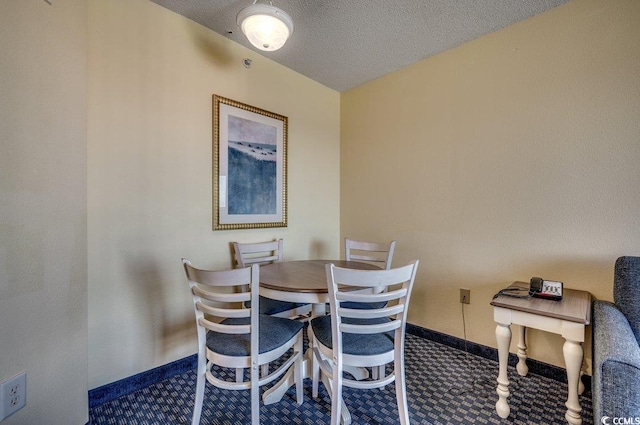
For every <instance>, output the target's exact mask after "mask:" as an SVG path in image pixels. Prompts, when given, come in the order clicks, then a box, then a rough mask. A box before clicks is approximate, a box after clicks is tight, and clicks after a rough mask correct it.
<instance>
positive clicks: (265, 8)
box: [236, 0, 293, 52]
mask: <svg viewBox="0 0 640 425" xmlns="http://www.w3.org/2000/svg"><path fill="white" fill-rule="evenodd" d="M256 2H257V0H255V1H254V2H253V4H252V5H251V6H248V7H245V8H244V9H242V10H241V11H240V12H239V13H238V16H237V18H236V22H237V23H238V25H239V26H240V28H242V32H243V33H244V35H246V36H247V38H248V39H249V42H250V43H251V44H253V45H254V46H255V47H256V48H258V49H260V50H265V51H267V52H272V51H274V50H278V49H279V48H281V47H282V46H284V43H286V42H287V39H288V38H289V36H290V35H291V34H292V33H293V20H292V19H291V17H290V16H289V15H288V14H287V13H286V12H285V11H283V10H282V9H280V8H278V7H275V6H274V5H273V4H256Z"/></svg>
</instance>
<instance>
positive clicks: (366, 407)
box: [89, 335, 593, 425]
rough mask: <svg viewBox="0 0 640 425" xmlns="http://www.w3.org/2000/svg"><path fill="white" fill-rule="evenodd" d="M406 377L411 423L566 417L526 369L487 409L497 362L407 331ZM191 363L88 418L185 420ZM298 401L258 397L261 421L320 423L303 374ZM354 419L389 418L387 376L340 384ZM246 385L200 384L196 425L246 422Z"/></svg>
mask: <svg viewBox="0 0 640 425" xmlns="http://www.w3.org/2000/svg"><path fill="white" fill-rule="evenodd" d="M405 356H406V378H407V391H408V397H409V416H410V419H411V423H412V424H456V425H458V424H536V425H539V424H566V421H565V419H564V414H565V412H566V407H565V405H564V403H565V401H566V397H567V386H566V384H564V383H562V382H559V381H557V380H553V379H550V378H544V377H541V376H539V375H535V374H531V373H530V374H529V375H528V376H526V377H521V376H519V375H518V374H517V372H516V371H515V369H514V368H513V367H509V380H510V382H511V385H510V387H509V389H510V391H511V397H510V398H509V405H510V407H511V415H510V416H509V418H507V419H500V418H499V417H498V415H497V414H496V412H495V403H496V400H497V397H498V396H497V394H496V391H495V388H496V377H497V374H498V364H497V362H495V361H492V360H488V359H485V358H482V357H478V356H475V355H472V354H469V353H466V352H464V351H461V350H457V349H455V348H451V347H448V346H445V345H442V344H439V343H437V342H433V341H430V340H427V339H424V338H420V337H417V336H414V335H407V340H406V347H405ZM195 382H196V377H195V370H190V371H188V372H185V373H182V374H179V375H176V376H174V377H172V378H169V379H166V380H163V381H160V382H158V383H155V384H151V385H149V386H148V387H146V388H143V389H141V390H138V391H135V392H133V393H131V394H128V395H125V396H122V397H119V398H117V399H115V400H112V401H109V402H106V403H103V404H101V405H99V406H95V407H92V408H91V409H90V411H89V415H90V423H91V424H92V425H100V424H123V425H124V424H127V425H129V424H141V425H142V424H189V423H191V413H192V409H193V398H194V393H195ZM304 384H305V389H304V394H305V402H304V403H303V405H302V406H298V405H297V404H296V402H295V388H294V387H292V388H290V389H289V392H288V393H287V394H286V395H285V396H284V398H283V399H282V400H281V401H280V402H279V403H276V404H272V405H269V406H265V405H263V404H261V405H260V419H261V423H262V424H264V425H271V424H274V425H276V424H277V425H280V424H305V425H306V424H328V423H329V420H330V409H331V404H330V400H329V396H328V394H327V392H326V390H325V389H324V386H323V385H320V396H319V398H318V399H315V400H314V399H312V398H311V380H309V379H307V380H305V381H304ZM344 398H345V403H346V404H347V406H348V407H349V410H350V412H351V416H352V420H353V423H354V424H374V425H375V424H380V425H381V424H397V423H399V421H398V413H397V408H396V401H395V389H394V386H393V384H391V385H388V386H387V387H386V388H384V389H380V390H369V391H363V390H354V389H349V388H345V389H344ZM580 404H581V406H582V419H583V424H584V425H592V424H593V417H592V411H591V393H590V391H589V389H588V388H587V390H586V391H585V394H584V395H583V396H581V397H580ZM250 417H251V412H250V408H249V392H248V391H227V390H220V389H217V388H215V387H213V386H212V385H210V384H208V383H207V385H206V390H205V403H204V407H203V409H202V420H201V424H202V425H213V424H216V425H227V424H228V425H238V424H248V423H250Z"/></svg>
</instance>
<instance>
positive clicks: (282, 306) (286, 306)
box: [244, 296, 307, 315]
mask: <svg viewBox="0 0 640 425" xmlns="http://www.w3.org/2000/svg"><path fill="white" fill-rule="evenodd" d="M305 305H307V304H300V303H292V302H289V301H280V300H274V299H271V298H267V297H263V296H260V314H268V315H272V314H278V313H282V312H283V311H288V310H294V309H296V308H299V307H304V306H305ZM244 306H245V307H247V308H249V307H251V302H250V301H247V302H245V303H244Z"/></svg>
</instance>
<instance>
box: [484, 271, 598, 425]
mask: <svg viewBox="0 0 640 425" xmlns="http://www.w3.org/2000/svg"><path fill="white" fill-rule="evenodd" d="M512 286H520V287H525V288H528V287H529V284H528V283H526V282H514V284H513V285H512ZM563 292H564V297H563V299H562V301H552V300H545V299H540V298H513V297H508V296H504V295H502V296H499V297H497V298H495V299H494V300H493V301H492V302H491V305H492V306H493V319H494V320H495V322H496V323H497V326H496V340H497V343H498V361H499V373H498V388H497V389H496V392H497V393H498V402H497V403H496V412H497V413H498V416H500V417H501V418H506V417H508V416H509V412H510V409H509V404H508V402H507V398H508V397H509V378H508V375H507V361H508V357H509V346H510V344H511V325H512V324H515V325H520V332H519V334H520V335H519V336H520V341H519V342H518V359H519V361H518V365H517V366H516V370H517V371H518V374H519V375H521V376H526V375H527V373H528V371H529V368H528V367H527V364H526V360H527V345H526V341H525V333H526V328H528V327H529V328H534V329H539V330H542V331H546V332H552V333H555V334H559V335H562V337H563V338H564V339H565V343H564V347H563V354H564V362H565V367H566V369H567V383H568V392H569V394H568V397H567V402H566V403H565V405H566V406H567V413H566V414H565V419H566V420H567V422H568V423H569V424H571V425H580V424H582V418H581V417H580V412H581V411H582V408H581V407H580V402H579V400H578V394H582V392H583V391H584V384H583V383H582V381H581V380H580V370H581V368H582V360H583V356H584V352H583V349H582V343H583V342H584V336H585V335H584V334H585V327H586V326H587V325H588V324H589V321H590V320H591V294H590V293H589V292H587V291H578V290H575V289H564V291H563Z"/></svg>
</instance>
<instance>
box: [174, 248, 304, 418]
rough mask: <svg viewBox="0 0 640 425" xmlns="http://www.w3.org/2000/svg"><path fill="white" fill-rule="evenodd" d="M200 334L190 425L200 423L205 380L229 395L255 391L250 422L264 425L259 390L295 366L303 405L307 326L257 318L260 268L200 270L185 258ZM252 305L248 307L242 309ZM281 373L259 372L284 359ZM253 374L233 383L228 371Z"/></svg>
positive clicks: (293, 321)
mask: <svg viewBox="0 0 640 425" xmlns="http://www.w3.org/2000/svg"><path fill="white" fill-rule="evenodd" d="M182 263H183V265H184V270H185V273H186V275H187V280H188V282H189V287H190V289H191V294H192V296H193V306H194V310H195V314H196V325H197V330H198V372H197V383H196V396H195V405H194V409H193V416H192V420H191V424H192V425H197V424H199V423H200V416H201V412H202V404H203V401H204V388H205V380H206V381H208V382H209V383H210V384H212V385H214V386H216V387H218V388H223V389H228V390H251V423H252V425H258V424H259V423H260V401H259V389H260V387H261V386H262V385H265V384H268V383H270V382H273V381H274V380H275V379H277V378H279V377H280V376H282V375H284V374H285V372H287V371H288V370H289V369H290V368H291V367H293V375H294V381H295V385H296V401H297V402H298V404H302V379H303V375H302V372H303V371H302V350H303V338H302V329H303V327H304V326H303V323H301V322H299V321H297V320H290V319H285V318H281V317H274V316H263V315H260V314H258V302H259V300H258V285H259V267H258V266H257V265H254V266H252V267H247V268H243V269H237V270H223V271H212V270H201V269H197V268H195V267H193V266H192V265H191V263H190V262H189V260H186V259H182ZM246 301H249V302H250V307H249V308H245V307H244V306H242V304H243V303H244V302H246ZM287 353H289V356H288V357H286V360H285V361H284V362H283V363H282V365H281V366H280V367H278V369H276V370H275V371H273V372H272V373H270V374H268V375H266V376H262V377H261V376H259V367H260V366H261V365H263V364H268V363H269V362H272V361H274V360H276V359H279V358H280V357H283V356H286V354H287ZM238 368H242V370H244V369H249V380H244V379H242V380H241V381H240V382H238V380H237V376H236V379H235V380H232V379H231V377H232V376H233V375H232V374H230V373H229V372H228V371H227V369H229V370H237V369H238Z"/></svg>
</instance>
